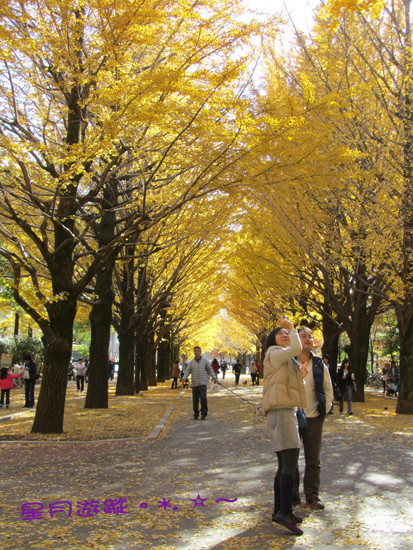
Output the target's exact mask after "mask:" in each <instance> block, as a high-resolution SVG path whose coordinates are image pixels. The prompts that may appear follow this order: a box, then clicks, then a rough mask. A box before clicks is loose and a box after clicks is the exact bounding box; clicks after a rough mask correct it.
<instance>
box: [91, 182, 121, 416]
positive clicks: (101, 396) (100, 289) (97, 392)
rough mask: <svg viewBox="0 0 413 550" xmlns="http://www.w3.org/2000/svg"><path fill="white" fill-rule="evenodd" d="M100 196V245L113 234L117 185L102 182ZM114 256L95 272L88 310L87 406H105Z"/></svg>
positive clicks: (98, 238) (109, 240) (107, 384)
mask: <svg viewBox="0 0 413 550" xmlns="http://www.w3.org/2000/svg"><path fill="white" fill-rule="evenodd" d="M103 197H104V200H105V208H107V210H105V212H104V214H103V216H102V219H101V222H100V223H99V225H98V227H97V231H96V233H97V241H98V246H99V248H101V247H104V246H107V245H108V244H109V243H111V242H112V241H113V239H114V236H115V226H116V213H115V210H114V208H113V207H114V206H116V203H117V186H116V182H115V181H110V182H108V183H107V185H106V186H105V189H104V192H103ZM115 260H116V256H115V255H113V256H112V257H111V258H108V260H107V261H106V262H105V264H104V266H103V267H102V268H101V269H100V270H99V271H98V273H97V275H96V284H95V293H96V294H97V296H98V302H97V303H96V304H94V305H93V307H92V311H91V312H90V315H89V319H90V326H91V342H90V364H89V377H88V385H87V394H86V402H85V408H86V409H107V408H108V406H109V402H108V386H109V369H108V365H109V343H110V328H111V324H112V306H113V300H114V298H115V292H114V290H113V283H112V277H113V270H114V267H115Z"/></svg>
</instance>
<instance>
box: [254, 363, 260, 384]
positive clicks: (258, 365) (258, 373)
mask: <svg viewBox="0 0 413 550" xmlns="http://www.w3.org/2000/svg"><path fill="white" fill-rule="evenodd" d="M255 366H256V367H257V379H256V380H257V382H256V384H257V386H259V385H260V377H261V365H260V364H259V362H258V361H257V360H255Z"/></svg>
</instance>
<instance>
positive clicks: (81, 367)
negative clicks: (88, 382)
mask: <svg viewBox="0 0 413 550" xmlns="http://www.w3.org/2000/svg"><path fill="white" fill-rule="evenodd" d="M85 374H86V366H85V364H84V363H83V359H79V361H78V362H77V363H76V384H77V391H78V392H79V391H80V392H82V391H83V389H84V385H85Z"/></svg>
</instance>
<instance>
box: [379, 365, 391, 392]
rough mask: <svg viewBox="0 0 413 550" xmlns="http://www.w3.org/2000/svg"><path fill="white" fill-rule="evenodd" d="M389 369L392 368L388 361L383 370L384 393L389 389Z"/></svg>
mask: <svg viewBox="0 0 413 550" xmlns="http://www.w3.org/2000/svg"><path fill="white" fill-rule="evenodd" d="M389 370H390V365H389V364H388V363H384V367H383V370H382V373H383V376H382V378H381V380H382V382H383V393H386V391H387V380H388V379H389Z"/></svg>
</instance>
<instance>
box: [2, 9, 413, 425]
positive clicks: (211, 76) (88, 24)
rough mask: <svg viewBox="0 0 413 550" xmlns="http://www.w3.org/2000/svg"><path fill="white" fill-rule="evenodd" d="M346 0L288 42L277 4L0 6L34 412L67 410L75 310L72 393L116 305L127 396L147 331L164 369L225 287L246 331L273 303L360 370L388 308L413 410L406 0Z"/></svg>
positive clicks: (14, 247)
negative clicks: (277, 45) (314, 326)
mask: <svg viewBox="0 0 413 550" xmlns="http://www.w3.org/2000/svg"><path fill="white" fill-rule="evenodd" d="M345 4H346V3H345V2H339V1H338V0H337V1H334V2H331V3H330V4H328V6H327V8H326V9H325V10H324V8H323V9H321V11H320V18H319V20H318V24H317V26H316V28H315V30H314V34H313V36H312V37H311V38H310V39H309V38H306V37H305V36H302V35H301V34H300V33H297V43H296V45H295V47H294V49H293V51H291V52H288V55H286V56H282V55H280V54H279V52H278V51H275V49H274V48H272V47H271V43H272V38H273V37H274V35H275V32H274V31H275V30H276V28H277V26H276V22H275V21H265V22H264V23H263V22H262V20H260V21H261V22H258V21H256V20H255V19H254V18H253V17H252V16H251V15H250V17H249V18H246V17H245V15H246V12H245V9H244V8H243V6H242V4H241V2H240V1H239V0H220V1H218V2H216V1H214V2H212V1H210V0H206V1H203V2H202V3H198V2H186V1H185V0H179V1H178V2H175V1H174V2H168V1H159V0H153V1H149V2H145V3H144V4H142V3H139V2H135V1H130V0H127V1H126V0H125V1H122V0H118V1H116V3H115V2H111V1H108V2H105V4H104V5H102V4H101V3H100V2H95V1H94V0H89V1H87V2H83V3H79V2H78V1H76V0H70V1H68V2H65V3H64V5H63V4H62V3H61V2H57V1H56V2H44V1H43V0H33V1H31V2H29V3H25V4H21V3H18V2H9V3H8V6H7V7H6V8H5V9H4V11H3V12H2V13H1V14H0V40H1V52H0V62H1V63H2V66H3V71H2V77H1V78H0V86H1V93H0V148H1V152H2V164H1V166H0V194H1V201H0V256H1V257H2V258H3V260H4V262H5V265H6V267H5V268H4V269H3V268H2V271H1V275H2V278H3V281H6V282H7V285H8V288H9V289H10V292H12V294H13V298H14V300H15V302H16V303H17V304H18V305H19V306H20V308H21V309H22V310H23V311H25V312H26V314H27V315H29V316H30V317H31V318H32V319H33V320H34V321H35V323H36V324H37V325H38V326H39V327H40V329H41V331H42V339H43V343H44V346H45V364H44V375H43V380H42V386H41V391H40V394H39V400H38V405H37V410H36V416H35V420H34V424H33V431H34V432H61V431H62V430H63V417H64V403H65V392H66V386H67V371H68V364H69V361H70V357H71V351H72V342H73V326H74V322H75V319H76V318H79V316H82V315H86V314H87V315H88V318H89V322H90V327H91V346H90V371H89V386H88V392H87V397H86V407H107V406H108V381H107V364H108V348H109V336H110V327H111V325H112V324H113V326H114V327H115V329H116V331H117V333H118V337H119V342H120V359H119V360H120V364H119V377H118V381H117V390H116V391H117V393H118V394H120V395H125V394H126V395H131V394H133V393H134V392H136V391H139V390H142V389H146V388H147V387H148V384H150V383H155V382H156V379H155V369H154V353H155V349H157V350H158V369H157V370H158V377H159V379H162V377H165V375H166V371H167V369H168V363H169V359H170V357H171V355H172V356H174V355H176V353H177V349H178V348H177V346H179V345H180V344H182V343H183V342H185V341H186V342H187V343H188V344H190V343H193V342H192V341H191V338H190V337H189V335H190V334H191V333H194V332H195V334H197V335H200V334H202V332H199V330H200V327H206V322H207V320H208V319H210V318H211V317H213V316H214V315H217V313H218V311H219V309H220V308H222V307H223V306H225V307H226V308H227V310H228V312H229V315H230V316H231V318H233V319H235V320H236V323H237V327H238V328H237V332H238V333H239V334H243V330H239V329H240V327H244V329H245V331H246V332H245V333H244V336H243V337H244V338H246V339H248V340H251V341H254V339H255V343H256V345H257V346H258V347H259V348H261V349H263V343H264V341H265V336H266V333H267V331H268V329H269V328H272V324H273V323H274V320H275V319H276V318H277V316H278V314H279V313H281V312H282V311H290V312H291V314H293V315H295V316H297V315H300V316H306V317H308V318H311V321H312V322H313V323H321V325H322V328H323V333H324V338H325V350H328V351H329V352H330V354H331V355H333V356H334V351H335V349H336V347H337V346H338V337H339V335H340V333H341V332H342V331H344V330H345V331H346V332H347V334H348V335H349V338H350V342H351V348H350V358H351V361H352V363H353V365H355V367H356V371H357V377H358V386H359V387H360V388H362V387H363V382H364V376H363V373H364V372H365V368H366V362H367V356H368V349H369V334H370V327H371V324H372V322H373V320H374V318H375V316H376V315H377V314H378V313H380V312H381V311H385V310H386V309H387V308H388V307H390V306H391V307H393V308H395V311H396V314H397V319H398V325H399V330H400V336H401V370H402V380H403V382H402V388H401V393H400V398H399V408H398V410H399V412H409V411H410V408H411V406H412V403H413V395H412V392H411V390H410V384H413V372H411V371H412V369H413V359H412V360H410V357H409V355H408V353H409V349H410V348H409V345H410V344H409V343H410V339H411V338H413V309H412V307H413V303H412V301H411V297H410V296H411V288H412V285H411V279H410V277H411V264H410V263H411V246H412V242H411V237H410V236H411V232H412V231H413V221H412V220H413V217H412V211H413V210H412V208H413V205H412V201H411V188H412V186H411V183H412V182H411V178H412V177H413V176H412V170H411V167H412V166H413V164H412V163H413V157H412V155H413V152H412V151H413V132H412V128H411V124H412V120H413V117H411V115H410V105H411V99H412V96H411V90H410V88H411V75H410V71H411V63H410V54H411V44H410V40H411V37H410V11H409V9H410V2H408V1H407V0H403V1H402V0H399V1H398V2H394V3H389V6H385V8H384V10H383V11H382V12H381V13H382V15H381V16H380V19H377V18H375V17H371V16H369V15H368V14H366V15H364V14H363V13H359V12H356V13H353V12H350V14H348V12H344V14H345V15H343V14H341V10H342V8H343V6H344V8H345V7H346V5H345ZM353 4H354V3H353ZM362 4H363V2H362ZM364 4H365V3H364ZM369 4H374V2H367V4H366V5H367V7H368V6H369ZM401 7H402V8H403V9H402V10H401V9H400V8H401ZM334 10H336V11H335V12H334ZM337 10H338V12H339V17H336V19H334V18H333V16H332V14H333V13H336V14H337ZM340 14H341V15H340ZM346 14H347V15H346ZM247 19H248V22H246V20H247ZM264 29H265V38H264V39H263V40H262V41H263V43H264V44H266V45H267V54H266V60H267V67H268V71H267V85H266V88H265V90H261V91H254V90H253V82H252V81H251V79H250V76H251V71H252V67H253V64H254V63H255V61H256V60H257V58H258V44H260V41H259V40H257V37H259V38H261V39H262V38H263V35H264ZM228 266H229V268H228ZM219 318H220V317H219V316H217V317H216V319H219ZM218 323H221V324H222V326H223V327H224V328H225V327H226V323H225V320H224V322H223V321H222V317H221V320H220V321H218ZM197 330H198V332H196V331H197ZM220 332H221V334H220V336H221V344H222V346H225V345H226V341H228V338H227V336H226V334H225V330H221V331H220ZM211 333H213V331H211V330H210V328H208V334H211ZM239 349H240V350H241V349H242V345H241V344H239ZM409 379H410V380H411V382H409ZM360 391H361V395H360V398H362V391H363V390H362V389H361V390H360Z"/></svg>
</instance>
